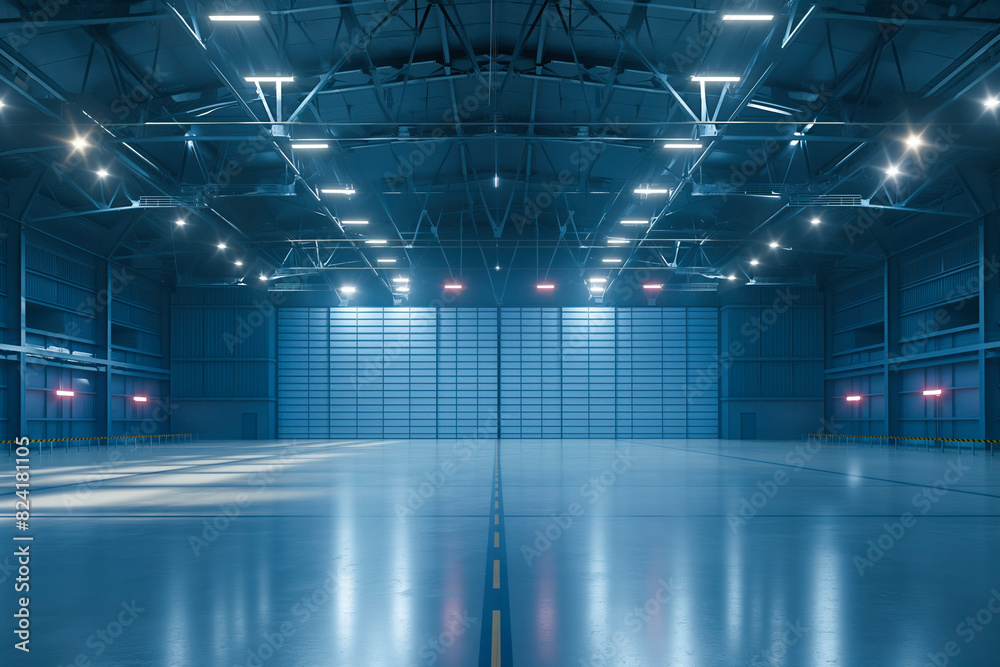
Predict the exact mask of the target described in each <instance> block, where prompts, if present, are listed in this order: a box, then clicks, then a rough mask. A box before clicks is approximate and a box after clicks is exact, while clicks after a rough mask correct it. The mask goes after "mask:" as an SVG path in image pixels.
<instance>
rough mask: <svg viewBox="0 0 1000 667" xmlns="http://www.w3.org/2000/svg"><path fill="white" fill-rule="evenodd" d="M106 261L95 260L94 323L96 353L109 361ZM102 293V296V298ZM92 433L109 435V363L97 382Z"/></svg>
mask: <svg viewBox="0 0 1000 667" xmlns="http://www.w3.org/2000/svg"><path fill="white" fill-rule="evenodd" d="M109 274H110V272H109V271H108V263H107V262H106V261H98V262H97V280H96V285H97V294H96V295H95V296H96V300H95V302H94V317H95V319H96V322H95V323H94V329H95V332H96V334H95V336H94V337H95V338H96V348H97V354H98V355H100V356H101V357H103V358H104V360H105V361H108V362H110V361H111V282H110V280H111V278H110V275H109ZM102 294H103V295H104V297H103V298H102ZM94 412H95V414H94V417H95V419H96V422H95V424H94V429H95V433H94V435H99V436H100V435H111V430H110V429H111V365H110V363H109V364H107V365H105V366H104V377H103V378H102V379H100V380H99V381H98V383H97V396H96V397H95V399H94Z"/></svg>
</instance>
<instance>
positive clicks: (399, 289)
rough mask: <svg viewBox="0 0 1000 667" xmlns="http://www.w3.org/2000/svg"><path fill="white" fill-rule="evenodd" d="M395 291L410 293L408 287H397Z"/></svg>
mask: <svg viewBox="0 0 1000 667" xmlns="http://www.w3.org/2000/svg"><path fill="white" fill-rule="evenodd" d="M396 291H397V292H409V291H410V286H409V285H399V286H398V287H396Z"/></svg>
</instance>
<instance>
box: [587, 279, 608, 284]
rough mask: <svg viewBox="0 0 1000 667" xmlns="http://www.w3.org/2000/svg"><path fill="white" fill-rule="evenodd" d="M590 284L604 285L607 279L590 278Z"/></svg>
mask: <svg viewBox="0 0 1000 667" xmlns="http://www.w3.org/2000/svg"><path fill="white" fill-rule="evenodd" d="M590 282H592V283H606V282H608V279H607V278H591V279H590Z"/></svg>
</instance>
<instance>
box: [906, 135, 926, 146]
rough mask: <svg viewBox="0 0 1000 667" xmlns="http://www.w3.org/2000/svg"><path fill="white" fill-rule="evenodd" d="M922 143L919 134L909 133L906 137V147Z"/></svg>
mask: <svg viewBox="0 0 1000 667" xmlns="http://www.w3.org/2000/svg"><path fill="white" fill-rule="evenodd" d="M923 143H924V140H923V139H921V138H920V135H919V134H911V135H910V136H908V137H907V138H906V147H907V148H920V147H921V146H922V145H923Z"/></svg>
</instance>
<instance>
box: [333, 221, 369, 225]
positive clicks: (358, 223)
mask: <svg viewBox="0 0 1000 667" xmlns="http://www.w3.org/2000/svg"><path fill="white" fill-rule="evenodd" d="M340 224H342V225H367V224H368V221H367V220H341V221H340Z"/></svg>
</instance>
